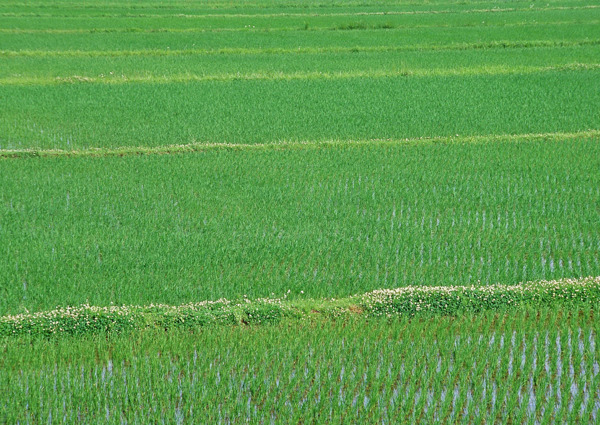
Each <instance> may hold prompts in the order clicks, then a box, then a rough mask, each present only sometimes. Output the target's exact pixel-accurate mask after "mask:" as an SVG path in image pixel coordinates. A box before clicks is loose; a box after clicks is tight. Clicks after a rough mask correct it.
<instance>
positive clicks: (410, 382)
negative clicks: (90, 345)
mask: <svg viewBox="0 0 600 425" xmlns="http://www.w3.org/2000/svg"><path fill="white" fill-rule="evenodd" d="M517 316H520V317H518V318H519V319H520V320H521V323H523V322H529V323H528V327H529V328H530V329H527V330H521V329H518V328H519V323H518V322H517V321H516V320H513V322H512V324H511V325H509V326H506V327H505V328H504V329H503V330H501V331H498V330H492V329H491V327H493V326H490V322H493V320H490V318H491V317H490V316H488V317H487V318H484V319H483V320H481V321H482V322H483V323H482V325H483V327H484V328H486V329H485V330H483V331H482V332H477V331H474V332H466V331H463V332H462V333H460V332H459V333H458V334H457V333H455V332H454V331H456V329H454V330H453V331H450V332H449V331H448V328H444V329H440V328H439V324H436V323H435V322H434V321H431V322H422V323H420V324H417V326H416V328H414V329H412V328H411V326H412V324H407V323H406V322H390V323H387V324H385V325H382V324H377V323H369V324H368V325H367V324H366V323H364V322H363V321H355V322H349V323H346V326H344V327H340V326H339V324H334V325H332V326H331V327H327V326H325V327H323V328H320V329H319V328H317V329H315V328H310V329H303V328H300V329H294V332H293V335H290V334H286V333H285V332H281V330H276V331H275V332H277V335H275V334H274V333H273V330H266V335H265V336H266V338H265V340H262V339H261V338H262V336H263V333H262V331H257V332H256V333H254V334H253V335H252V336H251V337H250V338H246V339H245V340H244V342H243V344H240V341H239V339H238V338H237V337H235V336H234V337H233V338H231V335H228V334H227V333H226V334H225V335H222V337H221V338H220V339H216V338H215V339H214V340H213V344H212V345H209V346H207V345H199V346H197V347H195V349H194V350H193V351H188V352H187V353H185V352H183V353H182V352H180V353H177V354H172V353H168V352H162V351H157V350H156V349H155V350H154V351H153V352H152V353H146V355H143V356H135V357H128V358H126V359H123V360H121V361H113V360H112V359H109V360H108V361H106V362H101V363H96V364H90V363H87V362H84V363H87V364H81V365H79V364H74V363H67V364H62V365H55V366H51V365H48V366H46V367H40V368H35V369H30V368H27V369H21V370H19V369H14V370H11V369H9V368H3V369H2V372H0V376H1V377H2V381H1V382H2V383H3V384H4V385H6V388H8V392H7V393H5V396H6V398H5V399H4V401H3V402H2V403H1V404H0V409H3V410H0V412H2V414H3V415H4V416H5V417H6V418H7V419H8V420H9V421H10V422H13V421H17V420H19V421H21V423H28V422H29V423H36V422H39V421H44V422H45V421H48V422H62V421H66V422H72V421H84V422H85V421H97V420H102V421H103V422H106V423H121V422H124V421H127V422H136V421H143V420H152V421H154V422H158V423H161V422H165V423H174V422H176V423H185V422H189V421H194V420H206V421H210V422H211V423H213V422H214V423H219V422H220V423H247V422H251V423H273V422H275V423H279V422H282V421H286V422H297V421H300V420H303V421H304V422H306V423H318V422H322V421H324V420H326V421H331V422H333V423H347V422H348V421H353V422H356V421H360V422H361V423H396V421H398V420H400V421H404V422H422V421H432V420H433V421H442V422H445V423H457V422H465V421H472V420H475V419H476V418H479V419H480V420H483V421H484V423H491V422H495V421H501V422H502V423H506V422H508V421H512V422H516V423H523V422H528V421H529V422H535V421H542V420H547V422H544V423H564V422H568V421H572V420H576V421H581V422H594V421H596V419H597V416H598V408H599V407H600V398H599V397H600V393H599V391H600V388H599V385H598V382H599V379H600V378H599V377H598V368H599V366H598V353H597V349H596V336H597V326H596V325H597V323H589V324H588V323H586V320H585V319H574V321H575V322H576V323H578V324H579V325H580V326H578V327H575V328H571V327H569V326H568V325H565V324H564V323H565V322H562V323H563V324H560V323H561V322H560V321H559V317H557V314H556V313H553V312H551V313H544V314H542V317H541V318H536V317H535V316H532V317H529V318H525V317H523V314H520V315H519V314H517ZM544 316H545V318H544ZM477 320H479V319H475V320H474V322H477ZM544 320H545V321H549V322H552V323H553V324H552V326H545V325H544V324H543V323H541V322H542V321H544ZM509 321H510V319H509ZM555 322H559V324H558V325H557V326H555V325H554V323H555ZM462 325H463V326H464V325H465V323H464V322H463V324H462ZM465 327H466V328H468V327H469V326H465ZM470 327H471V330H473V329H472V328H473V325H471V326H470ZM510 327H512V330H511V329H509V328H510ZM432 328H435V332H434V333H432V334H433V335H430V332H429V331H430V330H432ZM228 337H229V338H228ZM184 338H185V336H184ZM187 338H188V339H190V340H191V341H188V342H187V344H193V343H194V338H193V337H192V338H190V336H188V337H187ZM230 338H231V339H230ZM323 341H327V343H323Z"/></svg>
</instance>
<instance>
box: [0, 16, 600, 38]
mask: <svg viewBox="0 0 600 425" xmlns="http://www.w3.org/2000/svg"><path fill="white" fill-rule="evenodd" d="M580 24H584V25H592V24H595V25H598V24H600V21H598V20H589V21H588V20H586V21H555V22H513V23H503V22H497V23H490V24H485V25H481V26H479V27H480V28H513V27H536V26H542V25H543V26H550V25H552V26H562V25H571V26H577V25H580ZM475 26H476V25H473V24H470V23H466V24H455V25H453V24H419V25H406V24H398V25H395V24H393V23H388V22H385V23H382V24H365V26H359V27H357V28H343V27H340V26H329V27H328V26H323V27H310V28H304V27H303V26H293V27H275V28H274V27H269V28H268V31H269V33H273V32H286V31H302V32H305V31H310V32H317V31H378V30H383V31H386V32H390V31H398V30H406V29H420V28H473V27H475ZM265 30H266V28H258V29H257V28H243V27H231V28H201V27H193V28H166V27H165V28H45V29H35V28H29V29H23V28H0V34H12V35H19V34H99V33H100V34H108V33H111V34H112V33H124V34H129V33H136V34H138V33H140V34H155V33H169V34H182V33H183V34H185V33H220V32H246V33H248V32H259V33H260V32H263V31H265Z"/></svg>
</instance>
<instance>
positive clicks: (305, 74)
mask: <svg viewBox="0 0 600 425" xmlns="http://www.w3.org/2000/svg"><path fill="white" fill-rule="evenodd" d="M597 69H600V63H569V64H561V65H548V66H515V67H507V66H497V65H491V66H480V67H470V68H468V67H461V68H449V69H444V68H438V69H397V70H381V71H377V70H375V71H359V70H357V71H348V72H321V71H300V72H290V73H286V72H257V73H224V74H212V75H211V74H206V75H201V74H180V75H177V74H175V75H163V76H160V75H154V76H139V75H138V76H135V75H134V76H127V75H123V74H122V75H105V74H102V75H101V76H97V77H91V76H83V75H72V76H67V77H0V86H30V85H37V86H49V85H59V84H78V83H82V84H84V83H88V84H128V83H132V84H171V83H194V82H211V81H215V82H229V81H294V80H345V79H358V78H370V79H378V78H397V77H406V78H411V77H416V78H422V77H459V76H463V77H464V76H478V75H490V76H493V75H526V74H540V73H544V72H553V71H558V72H561V71H562V72H564V71H582V70H597Z"/></svg>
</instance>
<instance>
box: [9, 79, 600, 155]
mask: <svg viewBox="0 0 600 425" xmlns="http://www.w3.org/2000/svg"><path fill="white" fill-rule="evenodd" d="M598 81H600V70H583V71H574V70H571V71H547V72H541V73H534V74H524V75H518V74H517V75H491V76H490V75H474V76H469V75H467V76H432V77H427V76H426V77H415V78H406V77H382V78H375V79H372V78H365V77H360V78H347V79H333V80H327V79H307V80H290V81H286V80H283V81H274V80H262V81H253V80H241V81H235V80H234V81H203V82H187V83H169V84H160V83H148V84H146V83H143V84H120V85H110V86H107V85H104V84H74V85H61V86H38V85H34V86H5V87H3V88H2V91H3V96H2V98H1V99H0V107H1V108H2V110H3V114H2V116H1V117H0V128H1V129H2V132H1V133H0V134H1V135H0V147H1V148H3V149H22V148H30V147H35V148H46V149H47V148H61V149H77V148H90V147H118V146H124V145H130V146H131V145H133V146H160V145H165V144H181V143H191V142H228V143H258V142H261V143H264V142H277V141H279V140H327V139H342V140H353V139H367V138H373V137H374V136H375V137H377V138H404V137H431V136H453V135H455V134H461V135H487V134H518V133H543V132H560V131H563V132H572V131H580V130H588V129H596V128H599V127H600V113H599V111H600V107H599V106H600V104H599V99H600V97H599V96H598V89H599V88H600V87H599V86H598ZM490 99H494V100H493V102H490ZM515 99H519V101H518V102H515Z"/></svg>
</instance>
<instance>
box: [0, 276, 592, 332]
mask: <svg viewBox="0 0 600 425" xmlns="http://www.w3.org/2000/svg"><path fill="white" fill-rule="evenodd" d="M598 303H600V277H592V276H590V277H581V278H564V279H558V280H553V281H545V280H540V281H534V282H526V283H519V284H516V285H502V284H496V285H479V286H406V287H402V288H395V289H380V290H375V291H371V292H367V293H364V294H357V295H352V296H349V297H343V298H337V299H336V298H325V299H306V300H288V299H287V295H286V296H284V297H283V298H259V299H255V300H250V299H248V298H245V297H243V298H241V299H237V300H227V299H223V298H222V299H219V300H216V301H202V302H191V303H187V304H182V305H177V306H173V305H165V304H151V305H146V306H141V305H123V306H107V307H98V306H91V305H88V304H84V305H80V306H75V307H71V306H67V307H57V308H56V309H55V310H52V311H41V312H36V313H25V314H16V315H6V316H2V317H0V337H8V338H10V337H13V336H18V335H32V336H44V337H49V336H53V335H60V334H67V335H69V334H70V335H82V334H88V333H96V332H122V331H135V330H142V329H146V328H157V329H165V330H167V329H170V328H188V329H189V328H195V327H204V326H211V325H263V324H273V323H278V322H281V321H282V320H285V319H305V318H326V317H341V316H356V315H362V316H365V317H388V318H391V317H403V316H405V317H414V316H416V315H423V314H429V315H458V314H469V313H478V312H481V311H486V310H487V311H489V310H492V311H493V310H501V311H506V310H510V309H515V308H528V307H529V308H531V307H535V308H539V307H550V306H552V307H556V306H571V307H573V306H577V307H586V306H594V305H598Z"/></svg>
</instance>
